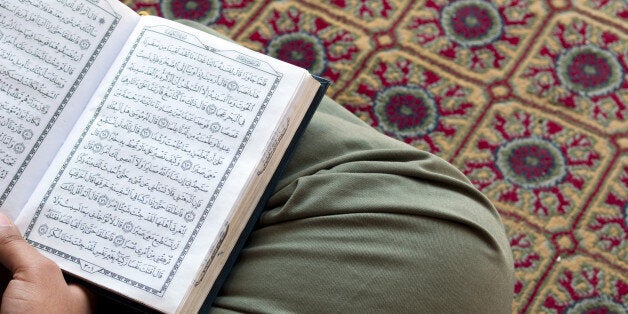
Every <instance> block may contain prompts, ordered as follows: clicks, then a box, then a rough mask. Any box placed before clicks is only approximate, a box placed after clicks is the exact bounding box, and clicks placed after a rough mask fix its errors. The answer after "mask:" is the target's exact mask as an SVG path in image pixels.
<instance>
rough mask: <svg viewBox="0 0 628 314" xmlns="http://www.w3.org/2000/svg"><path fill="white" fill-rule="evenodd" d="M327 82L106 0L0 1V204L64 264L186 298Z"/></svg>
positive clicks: (196, 298)
mask: <svg viewBox="0 0 628 314" xmlns="http://www.w3.org/2000/svg"><path fill="white" fill-rule="evenodd" d="M327 84H328V83H327V82H325V81H324V80H321V79H318V78H316V77H314V76H312V75H311V74H310V73H308V72H307V70H305V69H301V68H298V67H295V66H293V65H290V64H288V63H285V62H282V61H279V60H276V59H273V58H271V57H268V56H265V55H263V54H260V53H257V52H253V51H252V50H249V49H247V48H245V47H243V46H240V45H238V44H235V43H232V42H229V41H227V40H224V39H221V38H218V37H216V36H212V35H210V34H207V33H205V32H202V31H199V30H196V29H194V28H191V27H188V26H184V25H181V24H178V23H175V22H171V21H168V20H166V19H162V18H158V17H149V16H139V15H137V14H136V13H135V12H133V11H132V10H131V9H129V8H127V7H126V6H124V5H123V4H121V3H120V2H119V1H116V0H16V1H2V2H0V209H1V210H2V212H3V213H6V214H7V215H8V216H10V217H11V218H13V219H14V220H16V224H17V225H18V227H19V228H20V230H21V232H22V233H23V235H24V238H25V239H26V240H27V241H28V242H29V243H30V244H31V245H33V246H34V247H36V248H37V249H38V250H39V251H40V252H42V253H43V254H44V255H46V256H47V257H49V258H50V259H52V260H54V261H55V262H56V263H57V264H58V265H59V266H60V267H61V268H62V269H63V271H64V273H65V274H66V275H69V276H72V278H78V279H79V280H81V281H84V282H87V283H89V284H90V285H94V286H96V287H98V289H102V290H104V291H106V292H107V293H110V294H112V295H119V296H121V297H122V298H124V299H127V300H131V302H132V303H133V304H143V305H145V306H148V307H149V308H151V309H154V310H158V311H162V312H191V311H198V309H199V308H200V307H201V305H202V304H203V302H206V298H207V295H208V293H209V291H210V290H211V289H212V287H214V289H215V283H216V281H217V278H219V277H222V276H224V269H226V266H225V265H228V258H229V257H230V256H231V257H232V256H233V252H234V249H233V248H234V247H236V251H237V246H238V245H237V243H241V241H242V239H243V237H244V236H245V235H246V230H247V228H251V226H252V222H254V220H253V217H255V213H258V212H259V210H260V208H261V207H262V206H263V200H264V198H265V197H267V195H268V191H269V189H270V187H272V184H273V182H275V181H276V179H277V176H278V173H279V172H278V169H281V168H282V166H283V165H285V162H286V159H287V158H288V157H287V156H288V153H289V152H290V151H291V150H292V148H293V146H294V145H295V141H296V139H297V138H298V134H300V133H301V132H302V131H303V128H304V127H305V124H306V123H307V121H308V119H309V117H311V115H312V114H313V110H314V109H315V107H316V105H317V104H318V102H319V101H320V99H321V97H322V96H323V95H324V92H325V88H326V86H327ZM265 195H266V196H265ZM212 291H213V290H212Z"/></svg>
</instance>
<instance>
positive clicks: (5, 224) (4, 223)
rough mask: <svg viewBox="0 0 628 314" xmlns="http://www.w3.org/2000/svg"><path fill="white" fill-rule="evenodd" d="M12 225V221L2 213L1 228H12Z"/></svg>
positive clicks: (0, 214) (0, 217) (0, 218)
mask: <svg viewBox="0 0 628 314" xmlns="http://www.w3.org/2000/svg"><path fill="white" fill-rule="evenodd" d="M12 225H13V223H12V222H11V219H9V217H7V215H5V214H3V213H0V227H10V226H12Z"/></svg>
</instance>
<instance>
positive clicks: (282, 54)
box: [266, 32, 327, 74]
mask: <svg viewBox="0 0 628 314" xmlns="http://www.w3.org/2000/svg"><path fill="white" fill-rule="evenodd" d="M266 49H267V51H268V54H269V55H271V56H273V57H275V58H277V59H279V60H283V61H286V62H288V63H291V64H294V65H296V66H298V67H301V68H304V69H308V70H309V71H310V72H311V73H313V74H321V73H323V71H324V70H325V67H326V66H327V59H326V55H327V54H326V51H325V46H323V43H322V42H321V40H320V39H319V38H317V37H315V36H313V35H312V34H308V33H305V32H296V33H288V34H283V35H280V36H278V37H275V38H274V39H273V40H271V42H270V43H269V44H268V47H267V48H266Z"/></svg>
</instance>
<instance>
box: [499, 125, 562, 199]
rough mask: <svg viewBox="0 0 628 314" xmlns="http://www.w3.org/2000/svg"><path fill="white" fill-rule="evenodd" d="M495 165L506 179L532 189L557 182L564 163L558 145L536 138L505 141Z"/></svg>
mask: <svg viewBox="0 0 628 314" xmlns="http://www.w3.org/2000/svg"><path fill="white" fill-rule="evenodd" d="M496 164H497V167H498V168H499V170H500V171H501V173H502V174H503V175H504V178H505V179H506V180H508V181H509V182H511V183H513V184H516V185H519V186H521V187H524V188H531V189H533V188H546V187H551V186H554V185H556V184H558V183H560V182H561V181H562V180H563V178H564V177H565V175H566V166H567V165H566V162H565V157H564V156H563V154H562V153H561V151H560V149H559V148H557V147H556V146H555V145H554V144H552V143H551V142H549V141H546V140H543V139H541V138H537V137H528V138H522V139H515V140H513V141H510V142H507V143H505V144H504V145H503V146H501V147H500V148H499V149H498V151H497V162H496Z"/></svg>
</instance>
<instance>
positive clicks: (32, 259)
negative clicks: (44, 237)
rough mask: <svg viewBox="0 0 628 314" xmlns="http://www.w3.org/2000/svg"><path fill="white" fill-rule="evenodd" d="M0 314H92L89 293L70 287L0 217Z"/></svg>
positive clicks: (49, 261) (59, 271) (8, 223)
mask: <svg viewBox="0 0 628 314" xmlns="http://www.w3.org/2000/svg"><path fill="white" fill-rule="evenodd" d="M0 264H1V265H0V292H1V293H2V300H1V301H0V302H1V303H0V314H5V313H89V312H93V311H92V309H93V307H92V300H93V298H92V297H91V296H90V294H89V292H88V291H86V290H85V289H84V288H82V287H81V286H78V285H74V284H67V283H66V281H65V279H64V278H63V275H62V273H61V270H60V269H59V266H57V264H55V263H54V262H53V261H51V260H50V259H48V258H46V257H45V256H43V255H41V254H40V253H39V252H38V251H37V250H36V249H35V248H33V247H32V246H31V245H29V244H28V243H27V242H26V241H24V239H23V238H22V236H21V235H20V232H19V231H18V229H17V227H16V226H15V225H14V224H13V222H11V220H10V219H9V218H8V217H7V216H6V215H4V214H2V213H0Z"/></svg>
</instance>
